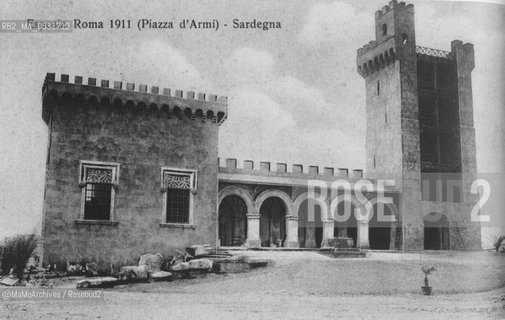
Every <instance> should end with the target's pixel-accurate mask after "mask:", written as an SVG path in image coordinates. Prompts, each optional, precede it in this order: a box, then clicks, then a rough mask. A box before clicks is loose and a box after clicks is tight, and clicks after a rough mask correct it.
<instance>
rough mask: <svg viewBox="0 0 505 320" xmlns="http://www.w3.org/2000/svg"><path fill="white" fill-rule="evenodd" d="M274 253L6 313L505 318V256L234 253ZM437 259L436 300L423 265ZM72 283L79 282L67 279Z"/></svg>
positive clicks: (64, 284)
mask: <svg viewBox="0 0 505 320" xmlns="http://www.w3.org/2000/svg"><path fill="white" fill-rule="evenodd" d="M237 254H247V255H251V256H255V257H262V258H267V259H270V260H271V261H272V262H271V263H270V264H269V266H268V267H266V268H261V269H256V270H253V271H251V272H248V273H241V274H227V275H216V274H209V275H202V276H199V277H198V278H197V279H192V280H176V281H174V282H171V283H152V284H135V285H128V286H121V287H116V288H114V289H106V290H104V292H103V294H104V301H99V302H93V303H91V302H76V303H63V302H57V303H48V302H26V301H15V302H12V301H7V302H2V308H1V309H0V319H100V318H101V319H384V318H387V319H505V255H499V256H497V255H494V254H493V253H490V252H478V253H454V254H450V253H423V254H399V253H380V252H373V253H372V255H371V256H370V257H369V258H367V259H346V260H344V259H338V260H337V259H334V258H331V257H328V256H326V255H322V254H320V253H317V252H265V251H248V252H237ZM429 264H435V265H437V271H435V272H434V274H433V276H432V277H431V278H430V284H431V285H432V286H433V295H432V296H423V295H422V294H421V289H420V287H421V285H422V284H423V274H422V272H421V271H420V267H421V266H423V265H429ZM58 286H59V287H61V288H75V280H73V281H61V282H59V283H58Z"/></svg>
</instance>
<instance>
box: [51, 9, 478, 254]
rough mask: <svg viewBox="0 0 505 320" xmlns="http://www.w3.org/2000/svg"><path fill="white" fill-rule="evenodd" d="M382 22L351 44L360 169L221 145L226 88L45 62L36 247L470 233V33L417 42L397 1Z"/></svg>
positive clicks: (406, 243) (417, 238)
mask: <svg viewBox="0 0 505 320" xmlns="http://www.w3.org/2000/svg"><path fill="white" fill-rule="evenodd" d="M375 22H376V35H375V40H374V41H371V42H370V43H369V44H367V45H365V46H364V47H362V48H360V49H359V50H358V52H357V70H358V73H359V74H360V75H361V76H362V77H363V78H364V79H365V83H366V86H365V88H366V92H365V94H366V121H367V137H366V174H365V175H363V172H362V170H353V171H352V173H349V171H348V170H347V169H343V168H332V167H324V168H320V167H318V166H302V165H299V164H294V165H288V164H286V163H276V164H272V163H269V162H260V163H255V162H253V161H244V162H237V160H236V159H218V145H219V144H218V130H219V125H220V124H221V123H222V122H223V121H225V119H226V117H227V100H226V98H225V97H219V98H218V97H217V96H215V95H205V94H197V95H195V93H193V92H186V93H184V92H182V91H175V92H171V91H170V90H169V89H163V90H161V91H160V88H158V87H151V88H148V87H147V86H145V85H139V86H138V88H136V87H135V85H134V84H130V83H128V84H126V88H123V85H124V84H123V83H121V82H114V83H113V84H112V83H109V81H107V80H102V81H101V82H100V83H99V85H97V80H96V79H93V78H88V79H87V84H84V83H83V79H82V77H78V76H77V77H75V78H74V81H73V82H72V83H71V81H70V78H69V76H68V75H61V77H60V78H59V81H57V80H56V76H55V75H54V74H48V75H47V77H46V80H45V82H44V86H43V94H42V96H43V112H42V113H43V119H44V121H45V122H46V123H47V125H48V128H49V130H48V131H49V138H48V156H47V172H46V183H45V195H44V201H45V205H44V217H43V229H42V239H43V250H44V255H43V258H44V262H46V263H60V262H64V261H65V260H76V259H79V258H85V259H87V260H92V261H103V262H119V263H121V262H124V263H126V262H131V261H133V260H134V259H135V258H136V257H138V256H139V255H141V254H143V253H145V252H161V253H163V254H172V253H174V250H176V249H181V248H184V247H185V246H188V245H191V244H209V245H221V246H246V247H260V246H262V247H272V246H284V247H308V248H316V247H323V246H325V245H327V244H328V241H329V240H330V239H332V238H335V237H349V238H351V239H353V243H354V245H355V246H357V247H359V248H371V249H376V250H423V249H442V250H448V249H457V250H472V249H479V248H480V226H479V225H478V224H477V223H475V222H471V215H470V213H471V210H472V208H473V206H474V205H475V198H474V197H473V195H471V193H470V190H469V186H470V185H471V182H472V181H473V180H474V179H475V177H476V156H475V153H476V151H475V133H474V128H473V119H472V118H473V106H472V91H471V71H472V69H473V67H474V58H473V46H472V45H471V44H463V43H462V42H461V41H458V40H455V41H453V42H452V43H451V51H450V52H445V51H441V50H436V49H429V48H424V47H419V46H417V45H416V41H415V26H414V8H413V5H406V4H405V3H403V2H400V3H397V2H396V1H392V2H390V4H389V6H385V7H384V8H383V9H382V10H379V11H377V12H376V14H375ZM148 89H149V90H148ZM391 182H392V183H391Z"/></svg>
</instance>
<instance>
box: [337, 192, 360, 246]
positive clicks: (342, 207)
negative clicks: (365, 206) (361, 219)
mask: <svg viewBox="0 0 505 320" xmlns="http://www.w3.org/2000/svg"><path fill="white" fill-rule="evenodd" d="M356 209H357V207H356V205H355V204H354V203H352V201H346V200H343V201H341V202H339V204H338V206H337V212H336V213H337V214H338V216H340V217H343V216H346V215H348V216H349V218H348V219H346V221H343V222H338V221H335V224H334V229H333V236H334V237H346V238H351V239H352V241H353V244H354V247H356V244H357V241H358V222H357V220H356V215H355V212H356Z"/></svg>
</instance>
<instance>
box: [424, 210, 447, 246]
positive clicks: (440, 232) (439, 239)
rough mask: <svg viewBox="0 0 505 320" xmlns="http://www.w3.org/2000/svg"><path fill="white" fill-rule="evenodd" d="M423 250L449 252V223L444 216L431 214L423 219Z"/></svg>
mask: <svg viewBox="0 0 505 320" xmlns="http://www.w3.org/2000/svg"><path fill="white" fill-rule="evenodd" d="M424 249H425V250H450V239H449V221H447V217H446V216H445V215H443V214H440V213H435V212H432V213H430V214H428V215H426V216H425V217H424Z"/></svg>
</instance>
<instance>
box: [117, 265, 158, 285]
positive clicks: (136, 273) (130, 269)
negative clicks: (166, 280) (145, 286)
mask: <svg viewBox="0 0 505 320" xmlns="http://www.w3.org/2000/svg"><path fill="white" fill-rule="evenodd" d="M150 275H151V274H150V272H149V268H148V267H147V265H142V266H125V267H121V269H119V279H121V280H122V281H125V280H126V281H131V280H144V279H145V280H149V278H150Z"/></svg>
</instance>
